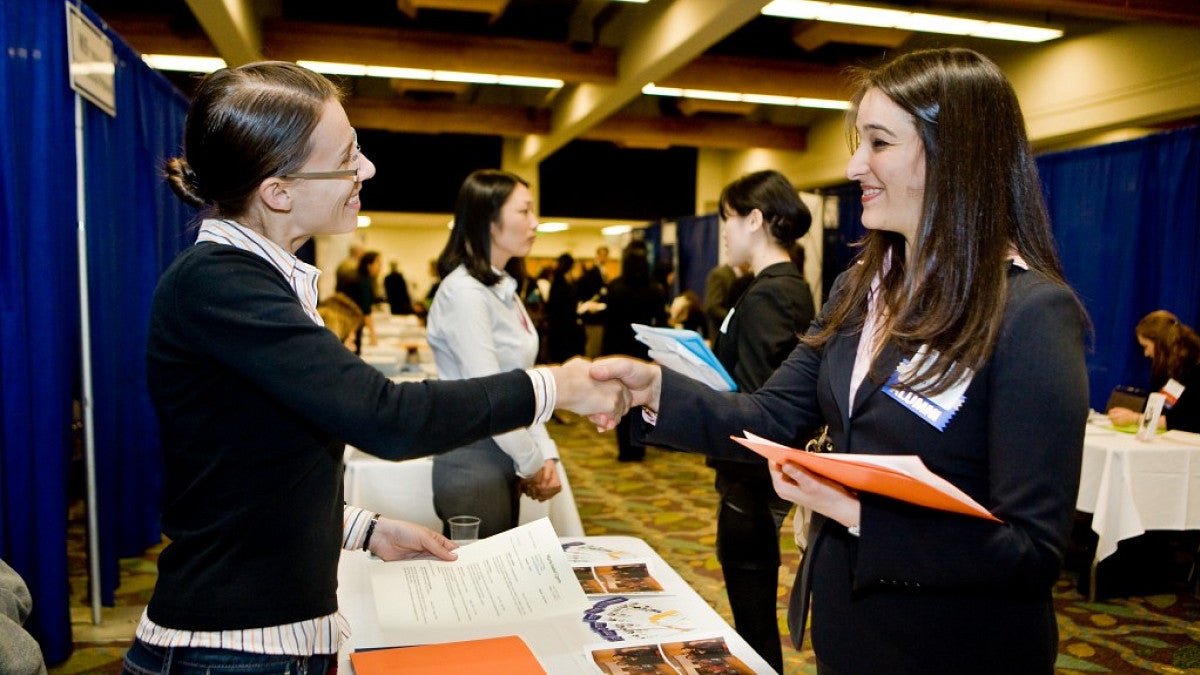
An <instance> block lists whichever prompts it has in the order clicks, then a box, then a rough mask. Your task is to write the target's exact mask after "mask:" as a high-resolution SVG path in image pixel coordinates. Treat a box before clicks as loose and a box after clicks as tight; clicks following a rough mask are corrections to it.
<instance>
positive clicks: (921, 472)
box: [730, 431, 1002, 522]
mask: <svg viewBox="0 0 1200 675" xmlns="http://www.w3.org/2000/svg"><path fill="white" fill-rule="evenodd" d="M742 433H744V434H745V436H746V437H745V438H738V437H737V436H730V438H731V439H732V440H734V441H736V442H738V443H741V444H742V445H744V446H746V447H747V448H749V449H751V450H753V451H754V452H757V453H758V454H760V455H762V456H763V457H766V458H767V460H768V461H771V462H774V463H776V464H784V463H786V462H790V463H792V464H797V465H799V466H802V467H804V468H805V469H807V470H809V471H811V472H813V473H815V474H817V475H818V476H824V477H825V478H828V479H829V480H832V481H834V482H836V483H840V484H842V485H844V486H846V487H848V488H850V489H851V490H860V491H862V492H871V493H874V494H878V495H883V496H885V497H891V498H892V499H899V500H901V501H905V502H909V503H910V504H916V505H918V506H925V507H928V508H931V509H939V510H942V511H952V512H954V513H962V514H965V515H968V516H975V517H977V518H985V519H987V520H994V521H996V522H1002V521H1001V520H1000V519H999V518H997V517H996V516H993V515H992V514H991V513H988V510H987V509H985V508H983V506H981V505H980V504H979V502H977V501H975V500H974V499H971V497H970V495H968V494H967V493H965V492H963V491H962V490H960V489H958V488H957V487H955V486H954V484H952V483H951V482H950V481H948V480H946V479H945V478H942V477H941V476H939V475H937V474H935V473H933V472H932V471H930V470H929V468H928V467H926V466H925V463H924V462H922V461H921V458H920V457H918V456H916V455H853V454H845V453H815V452H804V451H803V450H797V449H796V448H789V447H787V446H786V445H780V444H779V443H776V442H774V441H769V440H767V439H765V438H762V437H760V436H755V435H754V434H752V433H750V432H748V431H744V432H742Z"/></svg>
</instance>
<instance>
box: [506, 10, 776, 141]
mask: <svg viewBox="0 0 1200 675" xmlns="http://www.w3.org/2000/svg"><path fill="white" fill-rule="evenodd" d="M766 4H767V0H739V1H738V2H730V1H729V0H673V1H667V0H660V1H659V2H656V3H654V4H650V5H645V6H643V7H640V8H638V9H640V10H642V11H644V12H645V13H646V16H645V17H644V18H643V17H639V19H640V20H639V22H638V23H637V24H636V28H635V29H634V30H633V31H632V33H631V34H630V36H629V39H628V40H627V41H626V42H625V44H624V45H623V46H622V47H621V53H620V56H619V57H618V59H617V74H618V78H617V81H616V82H614V83H613V84H611V85H604V84H595V83H591V82H588V83H584V84H580V85H578V86H576V87H574V88H572V89H571V90H570V91H565V92H563V95H561V96H559V97H558V99H557V100H556V101H555V105H554V109H553V112H552V114H551V123H550V129H551V130H550V133H549V134H548V135H545V136H527V137H526V138H525V141H524V145H523V148H522V153H521V155H522V160H524V161H525V162H528V163H535V162H540V161H541V160H543V159H545V158H546V157H548V156H550V155H551V154H552V153H553V152H554V151H555V150H558V149H559V148H561V147H562V146H564V145H566V144H567V143H569V142H570V141H571V140H572V139H574V138H577V137H578V136H579V135H581V134H582V133H584V132H585V131H587V130H588V129H590V128H592V127H594V126H596V125H597V124H599V123H600V122H601V121H603V120H604V119H605V118H607V117H608V116H610V115H612V114H613V113H615V112H616V111H617V110H620V109H621V108H622V107H624V106H625V104H627V103H628V102H629V101H631V100H633V99H634V98H636V97H638V96H640V95H641V93H642V87H643V86H645V85H646V84H648V83H650V82H654V81H656V80H660V79H662V78H664V77H667V76H668V75H670V74H671V73H673V72H674V71H676V70H678V69H679V68H680V67H682V66H683V65H685V64H687V63H688V62H690V61H692V60H693V59H695V58H696V57H697V56H699V55H700V54H702V53H703V52H704V51H705V50H707V49H708V48H709V47H711V46H712V45H714V44H715V43H717V42H718V41H720V40H721V39H722V38H724V37H725V36H727V35H729V34H730V33H732V32H733V31H735V30H737V29H738V28H740V27H741V26H742V25H743V24H745V23H746V22H747V21H750V20H751V19H753V18H755V17H756V16H758V14H759V10H761V9H762V8H763V6H764V5H766Z"/></svg>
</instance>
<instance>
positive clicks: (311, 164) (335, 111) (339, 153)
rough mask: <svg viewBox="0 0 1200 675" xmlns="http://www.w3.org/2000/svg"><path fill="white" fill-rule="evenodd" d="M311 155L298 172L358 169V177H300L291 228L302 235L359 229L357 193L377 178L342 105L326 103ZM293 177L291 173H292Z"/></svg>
mask: <svg viewBox="0 0 1200 675" xmlns="http://www.w3.org/2000/svg"><path fill="white" fill-rule="evenodd" d="M310 147H312V153H311V154H310V155H309V157H308V161H307V162H305V163H304V166H302V167H301V168H300V169H298V170H297V171H296V172H295V173H297V174H303V173H311V172H325V171H337V170H340V169H353V168H357V169H358V175H357V178H353V177H342V178H326V179H307V178H297V179H295V180H294V181H292V184H291V186H290V188H289V192H290V193H291V194H292V196H293V203H292V210H291V216H292V226H293V227H294V229H296V230H298V231H299V232H298V234H300V235H307V236H312V235H317V234H344V233H347V232H354V231H355V229H356V228H357V227H358V212H359V209H360V208H361V203H360V201H359V198H358V193H359V192H360V191H361V190H362V183H363V181H366V180H369V179H370V178H371V177H372V176H374V175H375V165H374V164H372V163H371V160H369V159H367V157H366V155H364V154H362V153H361V152H360V151H359V148H358V139H357V137H356V135H355V133H354V128H353V127H351V126H350V120H349V119H347V117H346V111H345V110H343V109H342V105H341V103H338V102H337V101H336V100H333V99H330V100H328V101H326V102H325V107H324V110H323V112H322V113H321V119H320V121H319V122H317V126H316V128H315V129H313V133H312V137H311V139H310ZM289 175H290V174H289Z"/></svg>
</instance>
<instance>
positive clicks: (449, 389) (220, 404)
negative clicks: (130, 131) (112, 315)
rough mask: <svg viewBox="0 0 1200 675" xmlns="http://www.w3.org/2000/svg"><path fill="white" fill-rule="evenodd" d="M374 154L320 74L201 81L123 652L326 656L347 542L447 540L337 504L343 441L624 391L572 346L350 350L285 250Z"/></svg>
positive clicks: (261, 667) (402, 549) (265, 70)
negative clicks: (431, 362) (459, 356)
mask: <svg viewBox="0 0 1200 675" xmlns="http://www.w3.org/2000/svg"><path fill="white" fill-rule="evenodd" d="M374 175H375V165H374V164H373V163H371V161H370V160H369V159H367V157H366V156H365V155H363V154H362V152H361V151H360V149H359V147H358V143H357V139H356V136H355V133H354V129H352V128H351V127H350V123H349V121H348V119H347V117H346V113H345V111H344V110H343V109H342V105H341V103H340V96H339V92H338V90H337V89H336V88H335V87H334V85H333V84H332V83H330V82H329V81H328V80H327V79H325V78H324V77H322V76H321V75H318V74H316V73H313V72H311V71H309V70H306V69H304V68H301V67H299V66H297V65H295V64H292V63H254V64H249V65H245V66H241V67H238V68H232V69H222V70H218V71H216V72H214V73H213V74H211V75H209V76H208V77H206V78H205V79H204V80H203V81H202V82H201V83H200V85H199V87H198V88H197V91H196V93H195V97H194V99H193V102H192V105H191V107H190V108H189V110H188V115H187V120H186V124H185V137H184V156H183V157H180V158H176V159H173V160H171V161H170V163H169V165H168V167H167V178H168V180H169V182H170V184H171V187H172V188H173V189H174V190H175V192H176V193H177V194H178V195H179V196H180V197H181V198H182V199H184V200H185V201H187V202H188V203H190V204H192V205H194V206H196V207H197V208H199V209H200V210H201V215H202V216H203V220H202V221H201V223H200V228H199V234H198V236H197V240H196V243H195V245H193V246H191V247H190V248H189V249H188V250H186V251H184V252H183V253H182V254H181V255H180V256H179V257H178V258H177V259H176V260H175V261H174V263H172V265H171V266H170V268H169V269H168V270H167V271H166V273H164V274H163V276H162V278H161V279H160V281H159V285H158V288H157V290H156V292H155V296H154V301H153V306H152V309H151V320H150V331H149V340H148V345H147V380H148V387H149V393H150V397H151V400H152V402H153V404H154V407H155V410H156V412H157V415H158V419H159V426H160V436H161V443H162V452H163V461H164V469H165V471H164V486H163V511H162V527H163V533H164V534H165V535H166V537H167V539H169V541H170V543H169V544H168V545H167V547H166V548H165V549H164V550H163V552H162V554H161V555H160V557H159V562H158V580H157V584H156V586H155V589H154V594H153V596H152V597H151V599H150V603H149V605H148V607H147V609H146V612H145V613H144V614H143V615H142V619H141V622H140V623H139V625H138V627H137V639H136V641H135V643H134V645H133V646H132V647H131V648H130V650H129V652H128V653H127V654H126V657H125V670H126V672H129V673H162V672H168V670H169V672H210V671H216V670H220V671H221V672H273V673H314V672H315V673H322V672H327V671H332V670H333V669H334V668H336V665H337V652H338V648H339V647H340V645H341V643H342V641H343V639H344V638H345V636H346V635H347V632H348V628H347V626H346V624H345V621H344V620H343V619H342V617H341V616H340V615H339V614H338V609H337V595H336V589H337V565H338V559H339V555H340V552H341V550H343V549H346V550H353V549H362V550H366V551H370V552H371V553H374V554H375V555H377V556H379V557H380V558H383V559H385V560H396V559H401V558H407V557H412V556H415V555H421V554H432V555H435V556H437V557H438V558H441V559H443V560H453V559H454V557H455V554H454V552H453V549H454V548H455V545H454V544H453V543H451V542H449V541H448V540H446V539H445V538H444V537H442V535H440V534H438V533H436V532H433V531H431V530H429V529H427V528H424V527H420V526H417V525H414V524H411V523H407V522H403V521H399V520H393V519H390V518H385V517H382V516H381V515H380V514H376V513H369V512H366V511H363V510H362V509H359V508H356V507H353V506H348V505H345V504H344V503H343V500H342V453H343V449H344V442H349V443H353V444H354V445H355V446H357V447H359V448H361V449H363V450H365V451H367V452H370V453H373V454H376V455H378V456H380V457H383V458H387V459H405V458H410V457H417V456H421V455H426V454H430V453H436V452H441V451H445V450H447V449H450V448H453V447H457V446H460V445H463V444H465V443H469V442H471V441H474V440H476V439H479V438H484V437H487V436H492V435H495V434H499V433H502V432H505V431H508V430H510V429H514V428H518V427H525V426H529V425H530V424H533V423H535V422H538V421H544V420H546V419H548V418H549V417H550V414H551V413H552V412H553V409H554V408H555V407H556V406H558V407H563V408H567V409H571V410H575V411H576V412H589V413H595V412H604V413H607V414H612V413H616V412H620V411H621V410H622V409H623V408H624V407H625V405H624V403H625V402H624V400H623V399H624V394H623V392H621V391H620V390H619V387H612V388H609V389H606V390H602V389H598V388H596V387H595V385H594V384H593V383H591V382H589V380H588V375H587V367H586V364H585V363H583V362H582V361H579V362H573V363H570V364H567V365H564V366H555V367H549V368H539V369H533V370H528V371H524V372H522V371H519V370H514V371H509V372H505V373H499V374H496V375H492V376H490V377H483V378H476V379H470V380H461V381H456V382H450V381H446V382H441V381H437V382H422V383H404V384H395V383H392V382H390V381H388V380H387V379H386V378H384V377H383V376H382V375H381V374H380V373H379V372H378V371H376V370H375V369H374V368H372V367H370V366H369V365H367V364H365V363H363V361H362V360H360V359H359V358H358V357H356V356H355V355H353V354H352V353H350V352H349V351H348V350H347V349H345V348H344V347H343V346H342V344H341V342H339V340H338V338H337V337H336V336H335V335H334V334H333V332H331V331H330V330H328V329H326V328H325V327H324V326H323V325H322V322H321V319H320V315H319V314H318V312H317V292H316V289H317V276H318V271H317V269H316V268H314V267H312V266H310V265H308V264H306V263H304V262H303V261H301V260H299V259H297V258H296V256H295V251H296V250H297V249H298V248H299V247H300V246H302V245H303V244H304V243H305V242H307V241H308V240H309V239H310V238H312V237H313V236H317V235H331V234H342V233H348V232H353V231H354V230H355V228H356V226H357V216H358V211H359V208H360V206H361V204H360V201H359V191H360V190H361V189H362V184H363V181H366V180H369V179H370V178H371V177H372V176H374Z"/></svg>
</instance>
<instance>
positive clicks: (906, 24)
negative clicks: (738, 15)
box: [762, 0, 1063, 42]
mask: <svg viewBox="0 0 1200 675" xmlns="http://www.w3.org/2000/svg"><path fill="white" fill-rule="evenodd" d="M762 13H763V14H766V15H768V16H781V17H786V18H789V19H810V20H814V21H829V22H833V23H848V24H853V25H856V26H875V27H878V28H899V29H901V30H911V31H918V32H922V33H943V34H947V35H970V36H973V37H981V38H991V39H993V40H1012V41H1014V42H1045V41H1047V40H1053V39H1055V38H1060V37H1062V35H1063V32H1062V30H1060V29H1058V28H1050V27H1048V26H1026V25H1020V24H1014V23H1004V22H1001V21H984V20H980V19H967V18H963V17H958V16H950V15H946V14H926V13H923V12H909V11H904V10H898V9H885V8H883V7H866V6H862V5H843V4H841V3H836V2H815V1H814V0H773V1H772V2H770V3H769V4H767V6H766V7H763V8H762Z"/></svg>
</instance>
